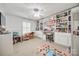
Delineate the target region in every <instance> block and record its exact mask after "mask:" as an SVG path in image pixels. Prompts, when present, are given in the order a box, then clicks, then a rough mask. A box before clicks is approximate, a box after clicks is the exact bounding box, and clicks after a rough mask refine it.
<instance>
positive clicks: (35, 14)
mask: <svg viewBox="0 0 79 59" xmlns="http://www.w3.org/2000/svg"><path fill="white" fill-rule="evenodd" d="M33 12H34V17H40V12H39V9H38V8H34V9H33Z"/></svg>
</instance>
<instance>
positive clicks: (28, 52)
mask: <svg viewBox="0 0 79 59" xmlns="http://www.w3.org/2000/svg"><path fill="white" fill-rule="evenodd" d="M45 42H46V41H44V40H42V39H39V38H34V39H31V40H28V41H23V42H21V43H16V44H14V54H13V56H40V54H39V53H38V50H37V48H38V47H39V46H40V45H42V44H44V43H45ZM51 44H55V43H51ZM55 45H56V46H58V47H59V48H62V47H63V46H60V45H59V44H55ZM63 48H65V47H63Z"/></svg>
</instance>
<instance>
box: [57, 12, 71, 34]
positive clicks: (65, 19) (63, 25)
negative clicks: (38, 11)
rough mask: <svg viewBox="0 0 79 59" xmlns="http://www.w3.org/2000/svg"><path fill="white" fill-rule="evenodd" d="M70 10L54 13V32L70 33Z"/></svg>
mask: <svg viewBox="0 0 79 59" xmlns="http://www.w3.org/2000/svg"><path fill="white" fill-rule="evenodd" d="M70 12H71V11H70V10H69V11H65V12H63V13H60V14H57V15H56V32H65V33H71V15H70Z"/></svg>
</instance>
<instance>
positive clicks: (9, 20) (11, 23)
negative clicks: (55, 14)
mask: <svg viewBox="0 0 79 59" xmlns="http://www.w3.org/2000/svg"><path fill="white" fill-rule="evenodd" d="M6 16H7V17H6V27H7V29H8V30H9V31H11V32H19V33H20V34H22V22H23V21H25V22H30V23H31V31H35V29H36V22H35V21H32V20H27V19H23V18H21V17H17V16H13V15H9V14H7V15H6Z"/></svg>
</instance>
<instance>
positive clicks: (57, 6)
mask: <svg viewBox="0 0 79 59" xmlns="http://www.w3.org/2000/svg"><path fill="white" fill-rule="evenodd" d="M76 5H78V4H77V3H7V4H5V11H6V12H7V13H9V14H12V15H16V16H20V17H24V18H28V19H32V20H38V19H41V18H44V17H46V16H49V15H51V14H54V13H56V12H60V11H63V10H65V9H68V8H71V7H73V6H76ZM34 8H38V9H39V10H40V17H34V14H33V9H34Z"/></svg>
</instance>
